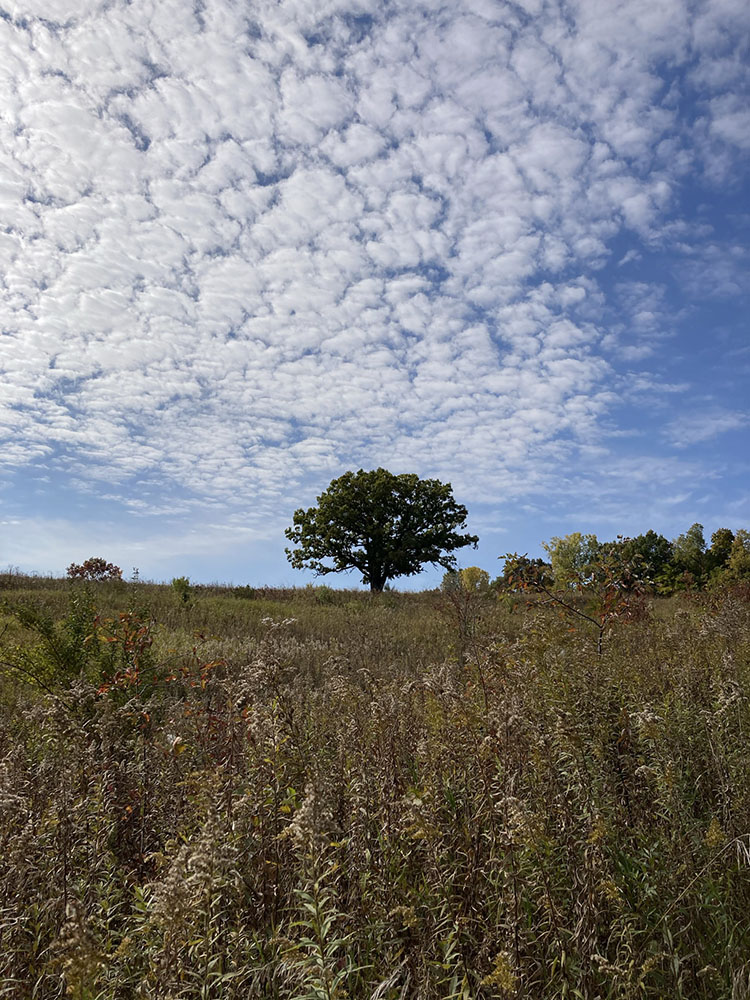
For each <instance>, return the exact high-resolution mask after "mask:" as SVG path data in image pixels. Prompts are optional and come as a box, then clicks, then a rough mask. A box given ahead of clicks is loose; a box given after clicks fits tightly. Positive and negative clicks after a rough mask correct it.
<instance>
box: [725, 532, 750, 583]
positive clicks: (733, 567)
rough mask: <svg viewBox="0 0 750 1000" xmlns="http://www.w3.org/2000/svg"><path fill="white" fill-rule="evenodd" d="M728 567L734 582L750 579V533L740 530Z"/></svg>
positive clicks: (734, 542)
mask: <svg viewBox="0 0 750 1000" xmlns="http://www.w3.org/2000/svg"><path fill="white" fill-rule="evenodd" d="M727 567H728V569H729V574H730V576H731V578H732V579H734V580H745V579H748V578H749V577H750V531H747V530H745V529H744V528H740V530H739V531H738V532H737V534H736V535H735V536H734V539H733V541H732V548H731V550H730V552H729V560H728V563H727Z"/></svg>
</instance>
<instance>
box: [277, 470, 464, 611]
mask: <svg viewBox="0 0 750 1000" xmlns="http://www.w3.org/2000/svg"><path fill="white" fill-rule="evenodd" d="M466 517H467V511H466V508H465V507H463V506H462V505H461V504H458V503H456V501H455V500H454V498H453V493H452V491H451V487H450V484H445V483H441V482H440V481H439V480H437V479H419V478H418V477H417V476H415V475H410V474H404V475H400V476H396V475H393V474H392V473H390V472H388V471H387V470H386V469H375V470H374V471H372V472H365V471H364V470H363V469H360V470H359V472H356V473H354V472H347V473H345V474H344V475H343V476H341V477H340V478H338V479H334V480H333V482H332V483H331V484H330V486H329V487H328V489H327V490H325V492H324V493H322V494H321V495H320V496H319V497H318V505H317V507H310V508H309V509H308V510H304V509H300V510H297V511H296V512H295V514H294V524H293V526H292V527H290V528H287V530H286V537H287V538H288V539H289V540H290V541H291V542H293V543H294V544H295V545H297V546H298V548H295V549H286V553H287V558H288V559H289V561H290V562H291V564H292V566H294V567H295V569H302V568H303V567H308V568H309V569H312V570H314V571H315V572H316V573H318V574H326V573H339V572H342V571H346V570H351V569H356V570H358V571H359V572H360V573H361V574H362V582H363V583H365V584H368V585H369V586H370V589H371V590H374V591H382V590H383V588H384V586H385V584H386V583H387V581H388V580H392V579H395V578H397V577H400V576H413V575H415V574H416V573H419V572H420V570H421V568H422V566H423V565H424V564H425V563H433V564H435V565H439V566H443V567H444V568H445V569H451V568H453V567H454V566H455V562H456V560H455V557H454V556H453V555H451V553H452V552H453V551H454V550H455V549H458V548H462V547H463V546H465V545H474V546H476V543H477V541H478V539H477V537H476V536H475V535H470V534H467V533H464V534H461V533H460V529H462V528H463V527H464V526H465V521H466Z"/></svg>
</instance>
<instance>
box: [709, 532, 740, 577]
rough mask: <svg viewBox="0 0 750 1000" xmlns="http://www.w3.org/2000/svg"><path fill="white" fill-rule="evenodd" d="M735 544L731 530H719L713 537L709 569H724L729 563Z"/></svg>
mask: <svg viewBox="0 0 750 1000" xmlns="http://www.w3.org/2000/svg"><path fill="white" fill-rule="evenodd" d="M733 542H734V532H733V531H732V530H731V528H719V529H718V530H716V531H715V532H714V533H713V535H711V548H710V549H709V550H708V552H707V557H708V559H707V562H708V567H709V569H712V570H715V569H723V568H724V566H726V564H727V563H728V561H729V556H730V555H731V552H732V543H733Z"/></svg>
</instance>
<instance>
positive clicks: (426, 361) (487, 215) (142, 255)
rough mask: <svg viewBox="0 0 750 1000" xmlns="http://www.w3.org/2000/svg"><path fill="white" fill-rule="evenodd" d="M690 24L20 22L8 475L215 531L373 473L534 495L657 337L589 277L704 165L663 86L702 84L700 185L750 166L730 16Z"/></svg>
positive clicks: (575, 19)
mask: <svg viewBox="0 0 750 1000" xmlns="http://www.w3.org/2000/svg"><path fill="white" fill-rule="evenodd" d="M522 9H525V10H526V11H527V14H529V15H531V16H530V17H528V16H526V15H524V14H523V13H522ZM691 11H692V8H691V7H690V5H689V4H687V3H685V2H683V0H669V2H668V3H663V4H653V3H648V2H646V0H622V2H618V3H617V4H614V5H612V4H609V5H607V7H606V9H605V8H604V7H602V5H601V4H600V3H596V2H594V0H585V2H584V0H579V2H576V3H574V4H572V5H569V8H566V11H563V10H562V8H561V7H560V6H559V5H558V4H556V3H552V4H547V5H544V6H542V5H540V4H535V3H526V4H525V5H521V6H520V7H513V8H511V6H507V7H503V8H502V10H500V9H499V8H497V7H496V5H493V4H489V3H487V2H484V0H472V2H470V3H469V2H462V3H459V4H456V5H453V6H449V7H448V8H445V9H441V10H438V9H437V8H436V7H435V6H434V5H432V4H429V3H425V4H421V3H419V4H416V5H414V4H412V3H408V4H407V3H405V2H404V3H395V4H393V5H389V6H388V7H387V8H382V7H381V6H380V5H376V4H374V3H369V2H368V3H365V2H362V3H357V4H351V3H344V2H343V0H341V2H340V0H335V2H334V0H331V2H327V3H323V4H314V5H313V4H309V3H307V2H303V0H299V2H293V3H292V2H290V3H287V4H284V5H278V4H276V3H272V2H271V0H260V2H258V3H257V4H255V5H254V6H253V8H252V10H251V11H250V10H249V9H247V8H246V7H245V6H244V5H240V4H236V3H234V2H232V0H207V2H206V3H205V4H203V5H202V6H201V7H200V8H196V9H195V10H194V9H192V7H191V6H190V5H185V4H182V3H179V2H177V0H170V2H165V0H160V2H159V3H156V2H152V0H133V2H125V0H114V2H108V3H104V2H95V0H88V2H86V3H80V2H77V3H75V4H72V3H70V2H65V0H45V3H44V4H40V3H39V2H38V0H34V2H32V0H22V2H21V0H19V2H17V3H16V4H15V5H14V10H13V14H12V17H11V19H10V20H8V19H0V44H1V45H2V47H3V51H4V53H5V54H6V57H5V58H4V60H3V65H2V67H0V86H1V87H2V91H3V94H4V102H5V105H4V113H3V116H2V119H0V150H2V153H0V216H1V219H2V227H3V228H2V231H0V258H1V259H2V261H3V265H4V267H3V271H2V275H3V277H2V278H1V279H0V323H2V329H3V330H4V331H7V332H6V333H5V334H4V337H3V341H2V344H0V365H2V371H3V378H4V383H5V386H6V391H5V395H4V400H3V409H2V426H3V427H4V428H6V433H7V439H6V444H5V446H4V450H3V453H2V460H3V462H4V463H6V464H9V465H14V466H18V467H23V466H24V465H26V464H33V463H34V462H37V461H39V460H40V458H44V459H45V461H47V462H48V465H49V469H50V471H51V473H54V474H57V475H65V474H67V466H66V465H65V464H64V462H63V459H62V458H61V457H60V455H59V453H58V450H59V449H64V450H65V452H66V454H67V456H68V458H71V457H72V459H73V460H74V461H75V462H76V465H77V473H76V474H77V478H78V480H79V481H80V482H81V483H86V482H91V483H94V484H97V488H101V483H102V482H103V481H104V482H106V481H109V482H111V483H113V484H117V490H116V494H117V495H118V496H119V497H120V498H121V499H122V501H123V502H125V503H133V502H134V499H136V498H134V495H133V494H132V493H131V492H130V491H131V489H134V487H132V485H129V483H130V481H131V480H132V477H133V476H134V475H135V474H136V473H138V474H139V475H140V474H143V475H148V476H150V477H152V478H153V479H154V481H156V482H158V481H161V482H163V483H167V484H169V487H170V488H171V489H172V488H173V489H175V490H177V491H181V492H182V493H184V495H185V496H186V497H191V496H200V497H203V498H212V499H214V500H216V501H217V502H219V503H221V504H224V505H225V506H226V508H227V509H233V508H234V507H235V506H236V505H237V504H238V503H252V504H256V505H257V506H258V507H259V508H263V507H264V505H266V506H267V505H271V507H273V508H276V507H278V508H283V509H284V510H288V509H289V508H291V507H292V506H293V505H294V504H295V503H296V502H297V500H298V498H299V497H301V496H302V493H303V491H304V490H306V489H308V487H307V485H306V484H308V483H310V482H314V483H316V484H319V483H320V482H321V481H323V480H325V479H326V478H327V477H329V476H330V475H331V474H333V473H335V472H336V471H337V470H339V469H341V468H342V467H348V466H351V465H354V464H357V463H361V464H365V465H372V464H375V463H377V462H381V461H382V462H388V463H395V462H400V463H402V464H403V463H407V464H408V463H412V464H413V465H414V466H415V467H417V468H418V469H419V470H420V471H422V470H423V471H425V472H427V471H432V472H435V473H437V472H439V473H440V474H442V475H444V476H446V477H447V478H452V479H454V480H456V481H459V480H460V481H461V482H464V483H465V484H466V485H467V489H471V490H472V491H473V492H474V493H475V494H476V495H477V496H487V497H489V496H492V495H493V494H496V493H497V492H498V490H499V489H500V488H501V487H502V488H503V489H505V488H506V487H507V483H508V481H509V480H511V481H513V482H514V483H516V484H518V486H517V490H518V492H521V491H522V489H527V490H533V489H534V488H535V487H536V486H538V485H539V484H540V483H541V482H542V481H546V480H547V479H548V477H549V475H550V474H551V473H550V472H549V463H550V461H551V459H550V456H551V455H553V454H554V453H555V451H556V449H557V450H558V451H559V450H560V449H562V450H563V451H564V452H565V454H566V455H567V456H568V457H569V458H570V460H571V461H574V460H575V455H576V454H578V453H579V451H578V449H581V448H586V447H588V446H589V443H590V441H591V439H592V437H593V436H596V435H597V434H599V436H600V437H601V436H602V435H606V433H607V432H608V429H609V424H608V423H607V414H608V412H609V410H610V408H611V405H612V395H611V387H612V384H613V379H614V370H613V368H612V367H611V364H612V363H614V362H613V359H617V360H622V359H625V360H627V361H629V362H635V361H642V360H645V359H647V358H648V357H649V355H650V354H651V353H652V351H653V349H654V345H655V344H656V343H657V342H658V341H659V339H660V338H661V337H662V336H664V335H665V334H666V333H667V332H669V330H668V325H669V324H668V322H667V319H666V313H667V308H666V306H665V305H664V303H663V302H662V301H661V298H660V296H661V294H662V293H661V290H660V286H658V285H656V284H655V283H650V284H646V283H643V282H641V283H639V282H634V283H633V284H631V285H630V286H628V290H627V291H626V292H625V291H621V297H622V298H623V300H624V299H627V306H628V326H627V329H625V327H624V325H623V324H622V323H621V322H616V321H613V320H612V317H611V311H612V308H613V300H612V299H611V298H610V300H609V301H608V302H607V303H606V305H605V304H604V303H603V301H602V300H603V298H604V292H603V291H602V286H601V284H600V283H599V279H598V278H597V275H598V274H599V273H600V272H601V270H602V268H604V267H605V266H606V264H607V263H608V261H609V258H610V254H611V252H612V241H613V239H614V238H615V237H617V236H621V235H623V234H625V233H628V234H630V235H632V234H635V235H634V237H633V238H634V239H641V240H643V242H644V243H645V244H646V245H657V244H658V243H659V241H664V240H665V239H667V237H666V236H665V233H666V228H665V227H666V225H667V222H668V213H669V212H670V211H672V210H673V209H674V199H675V190H676V188H677V187H678V186H679V184H680V183H681V181H680V178H681V177H683V176H684V171H685V169H686V165H685V164H686V162H688V161H689V159H690V157H691V156H693V155H694V152H693V150H692V149H691V148H690V142H691V141H692V140H691V138H690V135H689V134H688V131H686V129H685V127H684V125H683V124H682V123H681V121H680V120H679V115H678V111H677V103H676V101H675V99H674V96H669V95H668V94H665V86H664V78H663V76H662V75H661V74H662V72H663V66H664V65H668V66H675V67H682V68H684V69H685V72H686V73H687V74H688V75H690V74H692V76H691V77H690V79H693V80H696V81H698V80H704V81H706V80H709V79H710V96H709V98H708V99H707V100H706V101H705V102H704V104H705V107H704V118H705V122H704V125H703V126H701V128H702V130H703V131H702V133H701V135H702V136H703V139H702V140H701V142H704V147H703V149H704V153H703V154H702V155H704V156H705V157H708V158H709V159H710V155H713V154H710V155H709V153H708V152H707V151H706V150H707V149H708V147H707V146H705V143H707V142H708V139H707V138H706V137H713V138H714V139H715V141H716V142H718V143H720V144H721V145H722V149H723V148H724V147H726V148H727V149H728V150H729V152H724V153H722V156H723V157H724V160H722V163H727V162H730V161H731V157H732V156H733V155H734V154H733V153H732V152H731V149H735V150H737V149H740V150H742V149H744V147H745V145H746V142H745V138H746V134H747V129H746V128H744V125H745V117H746V112H745V111H744V105H743V103H742V101H741V99H740V98H739V97H738V96H737V95H734V94H732V93H731V91H730V89H728V88H731V87H732V86H734V85H735V84H736V81H737V80H738V79H740V78H741V75H742V72H743V70H742V67H741V63H740V62H739V61H738V59H737V57H736V52H734V51H733V50H732V47H731V41H730V38H729V35H730V33H731V30H732V26H733V25H736V24H739V23H744V21H743V18H744V17H745V14H744V12H743V9H741V8H740V7H735V6H732V4H731V3H730V2H729V0H722V2H721V3H719V2H713V3H710V4H708V5H706V7H705V9H702V12H701V13H700V14H699V15H694V14H693V13H692V12H691ZM358 16H359V20H358ZM42 18H44V20H42ZM55 22H56V23H55ZM699 22H700V24H701V25H702V26H703V29H704V34H703V35H701V36H700V40H699V32H698V25H699ZM691 47H692V48H691ZM718 61H720V62H721V66H720V67H719V66H717V68H716V70H715V72H714V73H713V75H712V74H711V66H712V65H714V64H715V63H717V62H718ZM743 129H744V130H743ZM699 131H700V130H699ZM698 145H700V143H698ZM659 149H660V150H661V153H660V154H659V155H658V156H656V159H655V152H654V151H655V150H659ZM681 157H682V158H681ZM686 157H687V158H688V159H687V160H686ZM727 157H729V158H730V160H727V159H726V158H727ZM713 245H715V246H717V247H719V250H718V251H717V253H716V255H715V258H714V259H712V260H711V264H712V266H713V268H714V274H715V275H716V276H717V279H718V280H722V281H723V285H724V287H725V288H726V289H727V292H728V294H732V293H734V292H737V291H738V290H739V291H741V286H739V285H737V274H738V272H739V269H740V268H739V265H738V264H737V259H736V258H733V257H732V255H731V253H730V254H727V252H726V248H725V247H723V248H722V247H721V246H720V244H719V243H718V241H717V242H716V243H715V244H713ZM707 254H708V251H705V250H704V252H703V257H702V260H703V261H705V260H706V259H707ZM728 258H729V260H730V263H727V260H728ZM639 259H640V250H634V249H628V250H627V251H626V252H624V253H619V260H620V264H622V265H624V264H626V263H634V264H635V263H638V262H639ZM743 259H744V258H743ZM686 266H689V265H686ZM722 269H723V271H722ZM622 273H623V275H624V274H625V271H623V272H622ZM733 281H734V282H735V283H734V284H732V282H733ZM641 284H642V285H643V288H640V287H639V285H641ZM608 310H609V312H608ZM657 381H658V380H657ZM694 433H695V432H694ZM693 440H698V439H697V438H695V437H693ZM55 470H57V471H55ZM519 471H520V475H519ZM514 488H515V487H514ZM238 498H241V499H238Z"/></svg>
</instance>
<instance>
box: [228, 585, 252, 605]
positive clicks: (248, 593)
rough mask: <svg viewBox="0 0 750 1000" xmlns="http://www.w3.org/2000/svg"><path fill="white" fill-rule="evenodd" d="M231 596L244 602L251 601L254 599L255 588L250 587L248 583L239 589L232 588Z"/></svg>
mask: <svg viewBox="0 0 750 1000" xmlns="http://www.w3.org/2000/svg"><path fill="white" fill-rule="evenodd" d="M232 596H233V597H241V598H243V599H244V600H246V601H252V600H253V599H254V598H255V587H251V586H250V584H248V583H246V584H243V585H242V586H240V587H233V588H232Z"/></svg>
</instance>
